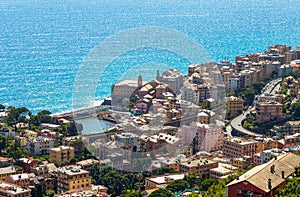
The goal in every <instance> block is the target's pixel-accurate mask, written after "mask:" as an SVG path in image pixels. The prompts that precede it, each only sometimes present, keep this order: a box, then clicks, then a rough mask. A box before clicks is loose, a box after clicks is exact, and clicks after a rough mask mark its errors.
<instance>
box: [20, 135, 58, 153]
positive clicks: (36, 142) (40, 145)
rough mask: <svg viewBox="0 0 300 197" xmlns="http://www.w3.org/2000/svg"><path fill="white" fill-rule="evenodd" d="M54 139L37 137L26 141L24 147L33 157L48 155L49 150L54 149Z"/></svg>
mask: <svg viewBox="0 0 300 197" xmlns="http://www.w3.org/2000/svg"><path fill="white" fill-rule="evenodd" d="M54 141H55V139H52V138H47V137H42V136H38V137H37V138H33V139H28V140H27V144H26V147H27V149H28V150H29V152H31V153H32V154H34V155H44V154H49V151H50V148H53V147H54Z"/></svg>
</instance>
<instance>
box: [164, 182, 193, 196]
mask: <svg viewBox="0 0 300 197" xmlns="http://www.w3.org/2000/svg"><path fill="white" fill-rule="evenodd" d="M189 187H190V185H189V183H188V182H187V181H185V180H175V181H173V182H172V183H170V184H169V185H168V186H167V187H166V188H167V189H168V190H170V191H171V192H174V193H175V192H178V191H182V190H185V189H187V188H189Z"/></svg>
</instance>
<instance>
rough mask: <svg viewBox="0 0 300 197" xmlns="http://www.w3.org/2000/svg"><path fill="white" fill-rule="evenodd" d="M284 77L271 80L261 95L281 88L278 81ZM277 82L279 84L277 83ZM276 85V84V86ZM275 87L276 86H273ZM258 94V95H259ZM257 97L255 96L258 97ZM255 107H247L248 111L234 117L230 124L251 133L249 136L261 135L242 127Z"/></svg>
mask: <svg viewBox="0 0 300 197" xmlns="http://www.w3.org/2000/svg"><path fill="white" fill-rule="evenodd" d="M281 80H282V79H275V80H273V81H271V82H269V83H268V84H267V85H266V86H265V87H264V88H263V90H262V93H261V94H260V95H263V94H265V93H271V94H274V93H275V92H276V91H278V90H279V88H280V83H279V84H277V83H278V82H280V81H281ZM276 84H277V85H276ZM274 85H276V86H275V87H274ZM273 87H274V88H273ZM260 95H257V96H260ZM257 96H256V97H257ZM256 97H255V98H256ZM253 108H254V107H249V108H248V109H247V111H245V112H244V113H243V114H241V115H239V116H237V117H236V118H234V119H233V120H232V121H231V122H230V125H231V127H232V129H233V130H236V131H238V132H240V133H243V134H245V135H249V136H255V137H261V136H262V135H260V134H257V133H254V132H252V131H249V130H247V129H245V128H244V127H242V122H243V120H244V119H245V118H246V116H247V114H249V113H250V111H251V110H253ZM227 131H230V130H229V129H227ZM229 135H232V134H231V133H229Z"/></svg>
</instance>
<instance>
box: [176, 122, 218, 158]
mask: <svg viewBox="0 0 300 197" xmlns="http://www.w3.org/2000/svg"><path fill="white" fill-rule="evenodd" d="M177 137H179V138H181V139H183V140H184V143H186V144H188V143H190V144H193V146H194V149H195V150H196V151H200V150H204V151H207V152H210V151H215V150H220V149H221V148H222V146H223V138H224V134H223V131H222V129H221V128H218V127H212V126H210V125H208V124H201V123H197V122H193V123H191V124H190V126H182V127H181V129H180V130H179V131H178V133H177ZM193 139H194V140H193Z"/></svg>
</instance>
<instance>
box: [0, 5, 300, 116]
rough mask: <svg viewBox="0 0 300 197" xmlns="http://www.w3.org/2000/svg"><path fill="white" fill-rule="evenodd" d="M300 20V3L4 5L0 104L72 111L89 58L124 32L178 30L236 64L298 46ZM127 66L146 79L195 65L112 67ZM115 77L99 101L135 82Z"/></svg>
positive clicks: (180, 61)
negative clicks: (121, 84) (156, 70)
mask: <svg viewBox="0 0 300 197" xmlns="http://www.w3.org/2000/svg"><path fill="white" fill-rule="evenodd" d="M299 13H300V0H272V1H271V0H235V1H232V0H207V1H204V0H184V1H183V0H143V1H142V0H122V1H121V0H90V1H84V0H67V1H60V0H47V1H44V0H0V20H1V22H0V103H2V104H5V105H6V106H9V105H14V106H17V107H20V106H26V107H27V108H29V109H30V110H31V111H32V112H34V113H36V112H38V111H40V110H43V109H48V110H50V111H52V112H53V113H59V112H64V111H69V110H72V109H73V106H72V91H73V88H74V87H73V86H74V80H75V78H76V73H77V72H78V69H79V66H80V65H81V64H82V63H83V61H84V58H85V57H86V56H88V54H89V52H90V51H91V50H92V49H93V48H94V47H96V46H97V45H98V44H99V43H101V42H103V41H104V40H105V39H106V38H108V37H109V36H112V35H114V34H116V33H119V32H122V31H124V30H129V29H132V28H137V27H148V26H157V27H164V28H171V29H175V30H178V31H180V32H182V33H184V34H187V35H188V36H189V37H191V38H193V39H195V40H196V41H197V42H198V43H200V44H201V45H202V46H203V47H204V48H205V50H206V51H207V52H208V53H209V54H210V56H211V58H212V59H213V60H215V61H221V60H222V59H225V58H227V59H229V60H232V61H234V57H235V56H236V55H243V54H247V53H256V52H260V51H265V50H266V49H267V46H268V45H271V44H287V45H292V46H293V48H295V47H296V46H297V45H300V17H299ZM149 33H151V32H149ZM116 47H118V46H117V43H116ZM166 57H167V58H166ZM122 64H123V65H124V64H126V65H127V66H128V65H129V66H131V65H132V66H135V67H137V68H139V69H141V70H144V73H145V75H147V72H148V70H149V73H150V72H152V71H153V69H151V68H152V66H151V65H152V64H157V65H161V67H162V68H163V67H176V68H178V69H179V70H180V71H182V72H183V73H186V68H187V66H188V64H189V62H188V61H187V60H185V59H184V58H182V57H178V56H176V54H172V53H167V52H162V51H155V50H150V51H149V50H148V51H147V50H146V51H145V50H141V51H132V52H130V53H129V54H127V55H126V54H124V56H122V57H120V58H119V59H117V60H115V61H114V62H112V64H111V65H110V68H114V66H115V67H116V68H117V67H118V70H119V68H120V65H122ZM145 65H150V66H148V67H147V66H145ZM121 67H122V66H121ZM147 69H148V70H147ZM116 70H117V69H116ZM109 72H110V73H108V75H110V74H111V77H108V78H107V79H106V80H104V81H101V83H100V82H99V86H98V88H97V91H96V92H95V100H102V99H103V98H105V97H107V96H109V94H110V90H111V84H113V83H115V82H116V81H118V80H120V79H121V78H127V77H135V76H136V73H134V72H130V73H128V74H123V76H117V75H116V74H115V71H114V69H110V70H109ZM121 72H122V73H126V70H122V69H121ZM88 75H89V73H87V74H86V77H89V76H88ZM99 77H101V76H99ZM144 77H145V79H147V76H144ZM99 81H100V79H99Z"/></svg>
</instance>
